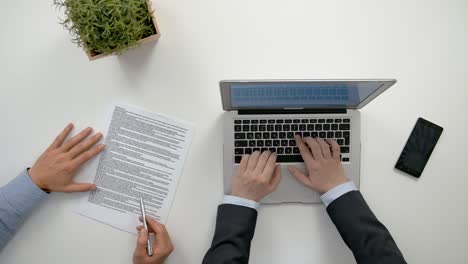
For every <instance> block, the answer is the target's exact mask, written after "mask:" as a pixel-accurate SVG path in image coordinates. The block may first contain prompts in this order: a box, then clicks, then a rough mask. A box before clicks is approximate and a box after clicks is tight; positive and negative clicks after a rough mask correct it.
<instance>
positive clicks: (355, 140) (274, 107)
mask: <svg viewBox="0 0 468 264" xmlns="http://www.w3.org/2000/svg"><path fill="white" fill-rule="evenodd" d="M395 82H396V80H392V79H388V80H383V79H382V80H237V81H235V80H234V81H221V82H220V88H221V98H222V102H223V109H224V110H225V111H226V112H225V113H224V125H223V126H224V144H223V154H224V155H223V167H224V192H225V194H229V193H230V192H231V180H232V177H233V175H234V173H235V172H236V170H237V168H238V166H239V162H240V160H241V158H242V155H243V154H251V153H252V152H253V151H256V150H259V151H265V150H270V151H274V152H276V153H277V154H278V159H277V162H278V163H279V164H281V165H282V166H281V167H282V169H281V173H282V180H281V182H280V184H279V186H278V188H277V189H276V191H275V192H273V193H272V194H270V195H269V196H267V197H265V198H264V199H263V200H262V201H261V203H263V204H275V203H317V202H320V194H318V193H316V192H313V191H311V190H310V189H307V188H306V187H304V186H302V185H301V184H300V183H299V182H298V181H297V180H296V179H295V178H294V176H293V175H291V174H290V173H289V171H288V169H287V165H295V166H297V167H299V169H301V170H303V171H304V170H305V167H304V163H303V160H302V158H301V155H300V153H299V150H298V149H297V147H296V146H295V141H294V135H295V134H300V135H301V136H302V137H307V136H311V137H321V138H333V139H335V140H336V141H337V142H338V144H339V145H340V147H341V162H342V164H343V166H344V169H345V171H346V174H347V176H348V178H350V179H352V180H353V181H354V182H355V184H356V185H357V186H358V187H359V174H360V161H361V139H360V136H361V131H360V129H361V121H360V113H359V111H357V109H360V108H362V107H363V106H365V105H366V104H368V103H369V102H370V101H372V100H373V99H374V98H376V97H377V96H378V95H380V94H381V93H382V92H384V91H385V90H386V89H388V88H389V87H390V86H392V85H393V84H394V83H395Z"/></svg>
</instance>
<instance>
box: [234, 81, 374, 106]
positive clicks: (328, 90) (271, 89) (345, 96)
mask: <svg viewBox="0 0 468 264" xmlns="http://www.w3.org/2000/svg"><path fill="white" fill-rule="evenodd" d="M382 85H383V83H381V82H356V83H245V84H242V83H235V84H231V106H232V107H233V108H288V107H291V108H294V107H305V108H307V107H320V106H321V107H323V106H337V107H339V106H341V107H354V106H357V105H359V103H360V102H362V101H363V100H365V99H366V98H367V97H368V96H369V95H371V94H372V93H374V92H375V91H376V90H377V89H379V88H380V87H381V86H382Z"/></svg>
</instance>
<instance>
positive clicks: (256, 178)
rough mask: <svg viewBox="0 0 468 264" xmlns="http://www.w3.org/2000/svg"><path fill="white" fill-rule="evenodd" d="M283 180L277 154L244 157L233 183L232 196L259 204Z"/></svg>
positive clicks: (254, 154) (256, 154)
mask: <svg viewBox="0 0 468 264" xmlns="http://www.w3.org/2000/svg"><path fill="white" fill-rule="evenodd" d="M280 180H281V168H280V167H279V165H276V153H271V152H270V151H265V152H263V153H262V154H260V152H259V151H255V152H254V153H252V155H248V154H247V155H244V156H243V157H242V160H241V162H240V166H239V169H238V171H237V174H236V175H235V176H234V178H233V181H232V193H231V194H232V195H234V196H237V197H241V198H245V199H248V200H253V201H256V202H259V201H260V200H261V199H263V197H265V196H267V195H268V194H270V193H272V192H273V191H274V190H275V189H276V187H277V186H278V184H279V182H280Z"/></svg>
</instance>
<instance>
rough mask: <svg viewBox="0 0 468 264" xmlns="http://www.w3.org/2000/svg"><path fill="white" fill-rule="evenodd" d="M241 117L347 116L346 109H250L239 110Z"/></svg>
mask: <svg viewBox="0 0 468 264" xmlns="http://www.w3.org/2000/svg"><path fill="white" fill-rule="evenodd" d="M237 113H238V114H239V115H281V114H346V108H336V109H335V108H318V109H250V110H245V109H244V110H238V111H237Z"/></svg>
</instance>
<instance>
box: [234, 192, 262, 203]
mask: <svg viewBox="0 0 468 264" xmlns="http://www.w3.org/2000/svg"><path fill="white" fill-rule="evenodd" d="M230 195H231V196H236V197H239V198H242V199H246V200H251V201H254V202H257V203H258V202H259V201H260V200H261V199H258V198H256V197H253V196H252V195H248V194H245V193H242V192H236V191H232V192H231V194H230Z"/></svg>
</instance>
